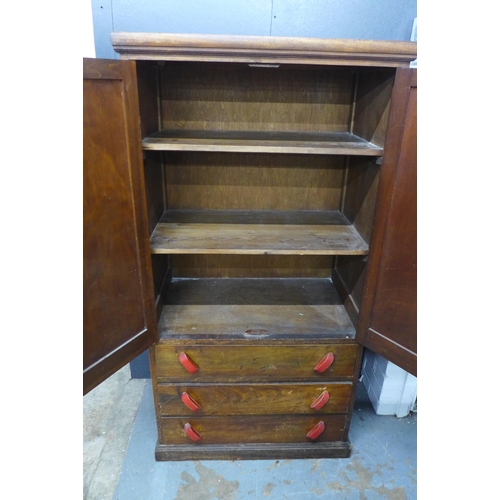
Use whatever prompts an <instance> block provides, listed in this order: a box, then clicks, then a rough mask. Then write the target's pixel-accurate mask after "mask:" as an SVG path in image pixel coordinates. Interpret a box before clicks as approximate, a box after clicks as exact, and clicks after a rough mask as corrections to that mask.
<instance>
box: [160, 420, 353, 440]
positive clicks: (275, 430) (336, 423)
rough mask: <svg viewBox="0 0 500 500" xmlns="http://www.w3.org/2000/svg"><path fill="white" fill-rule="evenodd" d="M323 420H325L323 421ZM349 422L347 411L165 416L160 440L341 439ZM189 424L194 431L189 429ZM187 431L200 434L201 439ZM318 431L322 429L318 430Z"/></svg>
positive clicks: (162, 421)
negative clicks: (317, 433) (318, 414)
mask: <svg viewBox="0 0 500 500" xmlns="http://www.w3.org/2000/svg"><path fill="white" fill-rule="evenodd" d="M321 423H322V424H321ZM345 423H346V416H345V415H321V416H311V415H301V416H296V415H284V416H276V415H269V416H266V415H264V416H239V417H192V418H183V417H163V418H161V423H160V425H161V432H160V436H161V438H162V439H163V443H161V444H193V445H194V446H203V444H208V445H210V444H226V443H227V444H229V443H231V444H233V443H238V444H249V443H319V442H325V441H326V442H329V441H340V440H342V437H343V432H344V427H345ZM186 425H188V426H190V429H191V431H186V430H185V429H186ZM321 425H322V427H323V430H322V432H321V433H320V434H319V435H318V436H317V437H316V438H315V439H311V438H308V437H307V434H308V433H310V432H311V430H313V429H315V428H319V429H320V430H321ZM187 432H195V433H197V434H198V435H199V436H200V439H199V440H198V441H193V440H192V439H191V438H190V437H188V434H187ZM318 432H319V431H318Z"/></svg>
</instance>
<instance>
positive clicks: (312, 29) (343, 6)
mask: <svg viewBox="0 0 500 500" xmlns="http://www.w3.org/2000/svg"><path fill="white" fill-rule="evenodd" d="M91 1H92V17H93V25H94V39H95V50H96V57H99V58H107V59H118V54H116V52H115V51H114V50H113V47H112V46H111V42H110V34H111V33H112V32H113V31H142V32H149V33H154V32H170V33H197V34H226V35H259V36H266V35H272V36H298V37H317V38H358V39H362V40H402V41H407V40H410V36H411V31H412V26H413V20H414V18H415V17H417V2H416V0H293V1H291V0H203V1H200V0H141V1H140V2H137V1H136V0H91ZM130 368H131V373H132V377H134V378H142V377H149V376H150V375H149V361H148V356H147V353H146V352H145V353H143V354H141V355H140V356H138V357H137V358H136V359H134V360H133V361H132V362H131V363H130Z"/></svg>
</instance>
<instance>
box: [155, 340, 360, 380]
mask: <svg viewBox="0 0 500 500" xmlns="http://www.w3.org/2000/svg"><path fill="white" fill-rule="evenodd" d="M357 350H358V345H357V344H330V345H328V344H319V345H310V344H302V345H297V344H294V345H293V346H292V345H279V346H275V345H272V346H270V345H249V346H241V345H237V346H235V345H224V344H222V345H190V346H185V347H183V346H178V345H175V346H169V345H168V344H157V345H156V346H155V357H156V363H155V364H156V367H155V368H156V377H157V379H158V381H159V382H162V381H165V382H185V381H189V382H223V383H224V382H225V383H227V382H250V381H256V382H295V381H301V380H304V381H307V380H311V381H313V380H322V379H332V378H334V377H353V376H354V367H355V363H356V353H357ZM330 353H331V354H330ZM329 354H330V356H332V355H333V362H331V364H329V360H328V359H326V360H325V357H326V356H328V355H329ZM180 357H182V359H184V360H186V358H187V361H185V362H186V364H187V365H189V363H191V365H192V366H194V369H196V371H194V369H192V370H191V371H189V368H186V367H185V366H184V365H183V364H182V363H181V361H180V359H179V358H180ZM322 361H323V364H324V366H322V369H323V370H324V371H321V372H320V371H315V369H314V368H315V367H317V366H318V364H319V363H321V362H322ZM318 370H319V369H318Z"/></svg>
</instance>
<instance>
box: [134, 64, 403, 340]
mask: <svg viewBox="0 0 500 500" xmlns="http://www.w3.org/2000/svg"><path fill="white" fill-rule="evenodd" d="M137 72H138V84H139V102H140V113H141V131H142V138H143V150H144V164H145V167H144V168H145V183H146V192H147V198H148V211H149V229H150V234H151V238H150V244H151V252H152V263H153V274H154V283H155V293H156V296H157V313H158V317H159V329H160V342H161V338H162V337H165V336H167V337H168V338H179V339H189V338H194V337H196V338H198V339H199V338H203V337H206V338H223V339H229V338H235V339H262V338H265V339H267V340H270V339H271V340H272V339H280V338H307V337H309V336H311V335H313V336H314V338H321V337H324V338H328V337H331V338H336V339H353V338H354V337H355V328H356V323H357V316H358V310H359V307H360V301H361V294H362V285H363V279H364V271H365V266H366V261H367V258H368V255H369V243H370V236H371V225H372V219H373V213H374V208H375V198H376V191H377V183H378V173H379V168H380V167H379V165H380V161H381V157H382V156H383V151H384V137H385V132H386V124H387V119H388V112H389V104H390V96H391V91H392V86H393V83H394V76H395V69H391V68H389V69H388V68H373V67H371V68H363V67H360V68H355V67H354V68H353V67H351V66H349V67H343V66H336V67H329V66H308V65H302V66H294V65H283V64H281V65H248V64H243V63H227V64H220V63H199V62H197V63H195V64H193V63H189V62H153V61H137Z"/></svg>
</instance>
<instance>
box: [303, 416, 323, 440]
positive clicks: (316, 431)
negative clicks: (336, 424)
mask: <svg viewBox="0 0 500 500" xmlns="http://www.w3.org/2000/svg"><path fill="white" fill-rule="evenodd" d="M324 430H325V422H323V421H322V420H320V421H319V422H318V423H317V424H316V425H315V426H314V427H313V428H312V429H311V430H310V431H309V432H308V433H307V434H306V436H307V437H308V438H309V439H313V440H314V439H318V437H319V436H320V435H321V434H322V432H323V431H324Z"/></svg>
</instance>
